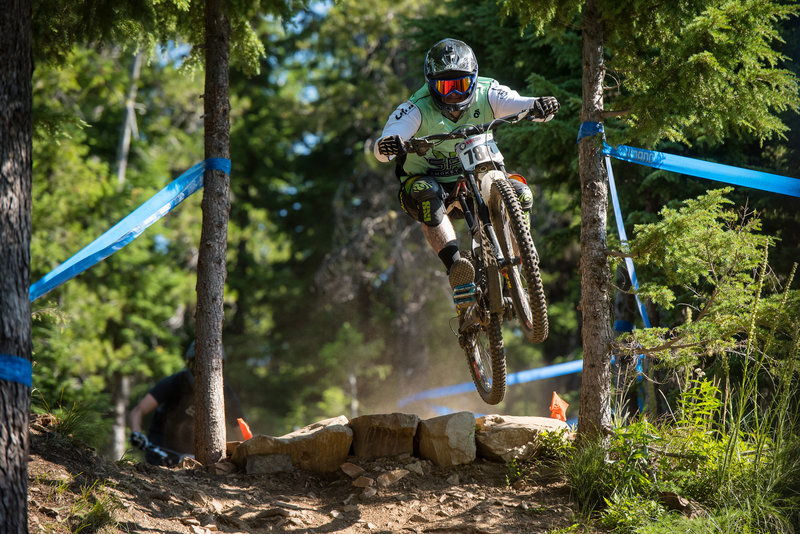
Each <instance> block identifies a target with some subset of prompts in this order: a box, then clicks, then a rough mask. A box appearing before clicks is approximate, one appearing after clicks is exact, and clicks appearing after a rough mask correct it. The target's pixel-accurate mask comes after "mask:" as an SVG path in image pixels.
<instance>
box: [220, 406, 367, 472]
mask: <svg viewBox="0 0 800 534" xmlns="http://www.w3.org/2000/svg"><path fill="white" fill-rule="evenodd" d="M347 422H348V421H347V418H346V417H345V416H339V417H336V418H333V419H325V420H324V421H320V422H318V423H314V424H313V425H309V426H307V427H303V428H301V429H300V430H297V431H295V432H292V433H290V434H286V435H285V436H281V437H279V438H276V437H272V436H263V435H259V436H254V437H252V438H250V439H249V440H247V441H245V442H243V443H241V444H240V445H239V446H238V447H236V449H235V450H234V451H233V457H232V460H233V462H234V463H235V464H236V465H237V466H238V467H239V468H240V469H241V468H244V467H245V466H246V464H247V459H248V458H249V457H251V456H257V455H270V454H285V455H288V456H289V457H291V460H292V465H294V466H295V467H298V468H300V469H306V470H309V471H318V472H332V471H336V470H337V469H338V468H339V466H340V465H342V464H343V463H344V462H345V460H346V459H347V455H348V453H349V452H350V446H351V444H352V442H353V431H352V429H351V428H350V427H349V426H348V424H347Z"/></svg>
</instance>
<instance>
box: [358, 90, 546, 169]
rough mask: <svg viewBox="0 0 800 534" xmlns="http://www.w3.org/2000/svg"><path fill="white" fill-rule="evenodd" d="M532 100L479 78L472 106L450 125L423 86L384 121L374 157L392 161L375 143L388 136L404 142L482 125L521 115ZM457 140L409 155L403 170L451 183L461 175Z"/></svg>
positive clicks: (531, 103) (450, 121) (528, 107)
mask: <svg viewBox="0 0 800 534" xmlns="http://www.w3.org/2000/svg"><path fill="white" fill-rule="evenodd" d="M534 100H536V98H535V97H523V96H520V95H519V93H517V92H516V91H514V90H512V89H509V88H508V87H506V86H505V85H500V84H499V83H498V82H497V80H493V79H491V78H480V77H479V78H478V82H477V86H476V87H475V98H474V99H473V100H472V105H470V107H469V108H467V109H465V110H464V111H462V112H461V115H460V117H459V119H458V121H456V122H453V121H452V120H450V119H449V118H448V117H446V116H445V115H444V114H443V113H442V111H441V110H440V109H439V108H438V107H436V104H435V103H434V102H433V98H431V95H430V92H429V91H428V86H427V85H423V86H422V87H421V88H420V89H419V90H418V91H417V92H416V93H414V94H413V95H412V96H411V98H409V99H408V101H406V102H403V103H402V104H400V106H398V108H397V109H396V110H395V111H394V113H392V115H391V116H390V117H389V120H388V121H386V125H385V126H384V127H383V132H382V133H381V136H380V138H379V139H378V140H377V141H376V142H375V149H374V154H375V157H376V158H377V159H378V161H382V162H386V161H389V160H390V159H392V158H389V157H386V156H384V155H382V154H380V153H379V152H378V141H380V139H383V138H384V137H388V136H390V135H399V136H400V137H401V138H402V139H403V140H404V141H405V140H407V139H410V138H411V137H423V136H426V135H431V134H440V133H448V132H451V131H453V130H455V129H456V128H460V127H461V126H465V125H468V124H483V123H484V122H489V121H491V120H492V119H495V118H497V117H505V116H507V115H512V114H515V113H520V112H522V111H524V110H526V109H530V108H531V107H532V106H533V102H534ZM458 142H459V140H450V141H443V142H442V143H439V144H437V145H436V148H435V149H433V150H430V151H428V153H427V154H425V156H418V155H417V154H408V155H407V157H406V161H405V163H404V164H403V170H404V171H405V172H406V173H407V174H408V175H410V176H414V175H418V174H424V175H426V176H433V177H435V178H436V180H437V181H439V182H441V183H449V182H454V181H456V180H457V179H458V176H459V175H460V174H461V172H462V168H461V163H460V162H459V161H458V157H456V154H455V146H456V144H457V143H458Z"/></svg>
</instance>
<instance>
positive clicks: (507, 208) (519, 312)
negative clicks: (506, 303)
mask: <svg viewBox="0 0 800 534" xmlns="http://www.w3.org/2000/svg"><path fill="white" fill-rule="evenodd" d="M489 216H490V218H491V221H492V226H493V227H494V230H495V233H496V234H497V240H498V241H499V243H500V248H501V249H502V253H503V256H504V257H505V258H506V259H507V260H510V263H509V265H507V266H505V268H504V269H503V271H504V274H505V279H506V280H507V285H508V289H509V290H510V293H511V301H512V302H513V304H514V311H515V313H516V316H517V320H518V321H519V325H520V328H521V329H522V333H523V334H524V335H525V338H526V339H527V340H528V341H530V342H532V343H541V342H542V341H544V340H545V339H547V334H548V331H549V323H548V319H547V302H546V301H545V297H544V288H543V287H542V277H541V275H540V273H539V254H538V253H537V252H536V247H535V246H534V244H533V238H531V233H530V229H529V226H528V224H527V223H526V214H525V212H523V211H522V207H521V206H520V205H519V199H517V195H516V194H515V192H514V188H513V187H512V186H511V184H510V183H509V182H508V179H507V178H505V176H501V175H498V176H496V177H494V179H493V181H492V186H491V194H490V199H489Z"/></svg>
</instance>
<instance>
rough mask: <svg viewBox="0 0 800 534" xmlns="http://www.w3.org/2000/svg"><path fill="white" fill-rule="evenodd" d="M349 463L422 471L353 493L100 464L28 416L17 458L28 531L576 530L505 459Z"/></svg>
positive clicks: (556, 502)
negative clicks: (22, 456) (512, 476)
mask: <svg viewBox="0 0 800 534" xmlns="http://www.w3.org/2000/svg"><path fill="white" fill-rule="evenodd" d="M350 461H351V462H352V463H355V464H357V465H359V466H360V467H362V468H364V469H365V470H366V473H365V475H367V476H370V477H373V478H376V477H377V476H378V475H379V474H381V473H385V472H389V471H392V470H394V469H402V468H405V467H407V466H408V465H409V464H416V463H418V464H419V467H421V471H422V474H419V473H418V472H410V473H409V474H408V475H406V476H405V477H403V478H402V479H400V480H398V481H397V482H395V483H393V484H392V485H390V486H388V487H386V488H379V489H377V493H376V494H375V495H374V496H371V497H364V495H363V489H362V488H359V487H356V486H354V485H353V479H351V478H350V477H349V476H348V475H346V474H345V473H344V472H342V471H341V470H340V471H337V472H336V473H331V474H326V475H320V474H314V473H309V472H304V471H294V472H290V473H281V474H277V475H257V476H256V475H246V474H244V473H237V472H232V473H229V474H210V473H208V472H207V471H206V470H204V469H202V468H199V467H194V468H183V469H181V468H173V469H167V468H162V467H153V466H150V465H147V464H141V463H131V462H120V463H110V462H107V461H104V460H102V459H101V458H99V457H98V456H97V455H95V454H94V452H92V451H91V450H88V449H86V448H82V447H76V446H75V445H73V444H71V443H70V442H69V441H67V440H65V439H64V438H62V437H60V436H57V435H55V434H53V433H52V432H49V431H48V430H47V428H46V427H45V426H43V425H42V422H41V421H39V420H34V421H33V422H32V425H31V456H30V463H29V466H28V472H29V482H28V484H29V485H28V519H29V525H30V532H52V533H58V534H61V533H67V532H69V533H72V532H81V533H83V534H89V533H99V532H128V533H131V534H136V533H139V534H155V533H166V534H178V533H181V534H182V533H189V534H195V533H210V532H229V533H248V534H249V533H254V534H258V533H266V532H308V533H312V532H353V533H361V532H363V533H367V532H375V533H380V532H459V533H461V532H465V533H484V532H485V533H509V534H515V533H522V532H531V533H539V532H558V531H560V532H567V531H569V532H583V531H584V529H583V528H578V527H577V525H575V523H576V521H577V520H576V519H575V518H574V517H573V513H572V503H571V501H570V496H569V491H568V490H567V488H566V487H565V485H564V481H563V480H561V479H559V478H558V477H557V476H554V475H553V474H552V472H551V473H550V474H549V475H548V474H547V473H546V471H547V470H546V469H544V468H541V469H533V470H532V472H530V473H529V474H528V475H527V476H525V477H523V478H522V479H520V480H518V481H517V482H516V483H514V484H513V485H509V484H508V481H507V476H508V474H509V472H508V469H507V468H506V466H505V465H503V464H499V463H491V462H485V461H482V460H478V461H477V462H475V463H473V464H469V465H464V466H457V467H450V468H441V467H436V466H433V465H431V464H430V463H429V462H424V461H419V460H418V459H416V458H412V457H408V456H407V457H405V458H403V457H399V458H384V459H378V460H370V461H361V460H359V459H357V458H350ZM231 465H232V464H231ZM537 471H538V472H537ZM571 526H572V527H573V528H569V527H571Z"/></svg>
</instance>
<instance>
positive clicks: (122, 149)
mask: <svg viewBox="0 0 800 534" xmlns="http://www.w3.org/2000/svg"><path fill="white" fill-rule="evenodd" d="M142 57H143V55H142V53H141V52H137V53H136V55H134V56H133V64H132V65H131V84H130V86H129V87H128V97H127V98H126V99H125V118H124V119H122V128H121V130H120V135H119V143H118V144H117V165H116V167H117V189H118V190H122V186H123V185H125V173H126V172H127V171H128V154H129V153H130V150H131V136H133V134H134V131H135V130H136V94H137V93H138V92H139V74H140V73H141V70H142ZM137 135H138V134H137Z"/></svg>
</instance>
